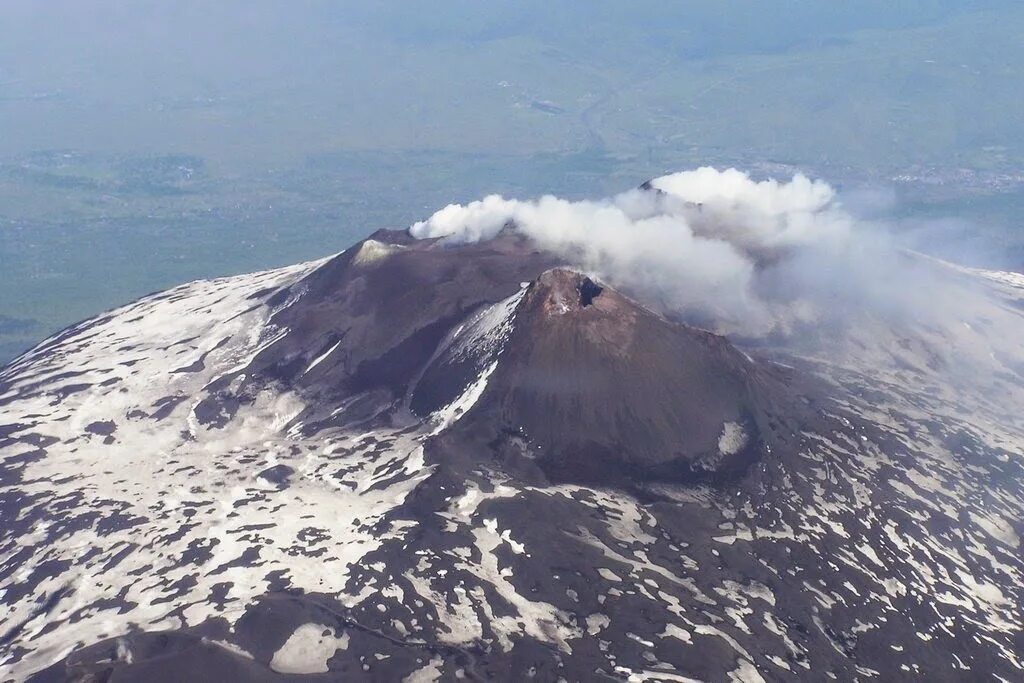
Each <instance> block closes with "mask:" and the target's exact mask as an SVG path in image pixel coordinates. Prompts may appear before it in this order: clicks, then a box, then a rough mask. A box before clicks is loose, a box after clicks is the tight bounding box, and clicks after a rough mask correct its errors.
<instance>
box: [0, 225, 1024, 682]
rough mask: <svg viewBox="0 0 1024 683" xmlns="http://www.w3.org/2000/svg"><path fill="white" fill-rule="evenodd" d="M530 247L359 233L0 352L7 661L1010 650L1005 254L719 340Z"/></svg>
mask: <svg viewBox="0 0 1024 683" xmlns="http://www.w3.org/2000/svg"><path fill="white" fill-rule="evenodd" d="M553 265H556V263H555V262H553V260H552V259H551V257H549V256H546V255H544V254H542V253H540V252H537V251H536V250H534V249H533V248H532V247H530V246H529V244H528V243H525V242H524V241H523V240H520V239H518V238H516V237H515V236H509V235H504V236H499V237H497V238H496V239H494V240H492V241H490V242H484V243H480V244H475V245H466V246H464V247H460V248H458V249H452V248H449V247H447V246H445V245H442V244H439V243H436V242H434V241H431V240H423V241H411V240H409V239H408V238H407V237H405V236H402V235H398V234H394V233H382V234H378V235H376V236H375V237H374V239H373V240H372V241H368V242H365V243H363V244H362V245H357V246H356V247H354V248H353V249H352V250H350V252H347V253H345V254H342V255H339V256H336V257H333V258H331V259H326V260H324V261H320V262H314V263H309V264H303V265H300V266H295V267H293V268H286V269H281V270H275V271H268V272H265V273H257V274H254V275H250V276H242V277H236V278H226V279H222V280H214V281H208V282H196V283H191V284H188V285H183V286H181V287H178V288H175V289H173V290H169V291H168V292H164V293H161V294H156V295H153V296H150V297H147V298H145V299H142V300H140V301H138V302H136V303H134V304H131V305H129V306H126V307H124V308H121V309H118V310H116V311H112V312H111V313H109V314H106V315H104V316H101V317H100V318H97V319H95V320H92V321H87V322H85V323H82V324H80V325H78V326H75V327H73V328H70V329H69V330H67V331H66V332H64V333H62V334H60V335H58V336H57V337H55V338H54V339H52V340H49V341H48V342H45V343H44V344H42V345H40V347H38V348H36V349H35V350H33V351H32V352H30V353H29V354H27V355H25V356H24V357H22V358H20V359H18V360H17V361H16V362H14V363H13V364H11V365H10V366H8V367H7V368H5V369H4V370H3V371H2V373H0V414H2V419H0V510H2V512H3V516H4V517H3V519H4V521H3V529H2V534H0V541H2V545H0V553H2V555H0V614H2V619H0V623H2V625H3V626H2V631H3V632H2V634H0V638H2V640H0V674H2V675H0V678H3V679H8V678H9V679H13V680H24V679H26V678H28V677H29V676H32V675H38V676H39V679H40V680H63V679H68V678H74V677H75V676H81V675H85V674H90V673H95V674H97V675H98V674H100V673H102V672H105V671H109V670H113V671H115V672H116V673H117V675H118V676H120V677H121V678H119V679H118V680H185V679H191V680H197V677H198V676H203V677H206V678H208V679H211V680H212V679H216V680H242V679H250V680H285V679H284V678H283V677H284V676H285V675H304V674H309V675H326V676H327V677H328V678H333V679H344V680H353V679H355V680H359V679H374V680H401V679H403V678H404V679H405V680H442V679H443V680H450V679H453V678H455V677H459V676H464V677H470V678H488V677H493V678H498V679H506V680H509V679H524V678H527V677H530V676H533V677H534V678H536V679H537V680H557V679H559V678H564V679H566V680H595V679H601V678H604V679H610V680H629V681H645V680H691V679H696V680H735V681H760V680H785V679H796V678H801V679H813V680H829V679H834V680H854V679H860V680H868V679H872V678H874V679H877V680H896V679H900V678H915V677H927V678H928V680H965V679H976V680H981V679H983V678H985V677H986V676H988V677H994V676H999V677H1001V678H1002V679H1003V680H1014V679H1018V678H1020V677H1021V676H1022V675H1024V661H1022V660H1024V656H1022V654H1021V653H1022V651H1024V636H1022V628H1024V616H1022V613H1021V599H1022V597H1024V596H1022V593H1024V561H1022V559H1021V558H1022V553H1021V547H1020V535H1021V533H1022V532H1024V528H1022V525H1021V519H1022V518H1024V492H1022V481H1024V479H1022V464H1024V460H1022V458H1024V426H1022V423H1021V418H1020V417H1019V412H1020V411H1019V408H1020V407H1021V406H1024V397H1022V396H1021V395H1020V392H1021V386H1022V385H1021V382H1020V376H1019V374H1018V373H1019V372H1020V369H1021V368H1022V367H1024V351H1022V349H1021V348H1020V343H1021V341H1020V340H1022V339H1024V335H1020V336H1014V333H1015V332H1019V331H1020V330H1022V329H1024V316H1022V311H1024V305H1022V304H1024V288H1022V287H1021V285H1022V283H1021V281H1020V276H1014V275H1007V274H991V273H971V272H963V271H958V272H960V275H958V277H961V276H962V277H964V278H965V281H966V282H969V283H970V286H971V287H972V288H974V287H976V286H980V287H982V288H983V289H984V291H985V292H986V295H985V299H984V301H986V302H987V303H986V304H985V305H984V306H982V307H980V308H976V309H975V315H974V317H972V318H971V319H970V320H967V319H964V320H961V319H957V320H950V321H946V323H944V324H942V325H930V326H925V325H918V324H916V323H913V322H912V321H905V324H904V325H902V326H894V325H892V324H891V321H885V322H883V320H882V319H865V320H863V321H860V323H859V325H858V327H857V328H856V329H854V330H850V329H847V330H844V331H843V334H842V335H841V339H842V340H843V343H842V344H840V343H838V342H834V343H831V344H830V345H819V346H817V347H814V348H811V347H807V348H800V349H794V348H785V349H780V348H775V347H770V346H768V345H767V344H766V345H762V346H761V347H759V348H758V349H756V350H755V349H750V350H748V353H749V355H747V354H745V353H744V352H742V351H740V350H738V349H735V348H733V347H732V346H731V345H730V344H729V343H728V342H727V341H726V340H724V339H722V338H721V337H716V336H714V335H711V334H708V333H706V332H701V331H697V330H692V329H690V328H686V327H684V326H682V325H679V324H677V323H673V322H669V321H667V320H665V319H664V318H662V317H661V316H659V315H657V314H655V313H653V312H651V311H649V310H646V309H645V308H643V307H642V306H641V305H640V304H638V303H636V302H635V301H633V300H631V299H629V298H627V297H625V296H622V295H620V294H618V293H617V292H615V291H614V290H612V289H611V288H608V287H607V286H604V285H599V284H596V283H594V282H593V281H592V280H590V279H588V278H585V277H584V276H582V275H577V274H575V273H573V272H571V271H566V270H555V271H552V270H551V267H552V266H553ZM586 283H589V284H586ZM979 283H980V284H979ZM595 288H596V292H595ZM680 367H682V368H683V369H684V370H685V372H683V371H682V370H680V369H679V368H680ZM579 368H585V369H586V372H580V371H579ZM951 368H954V369H955V368H964V369H968V370H969V376H964V377H959V376H958V375H957V373H956V372H952V371H951ZM681 372H682V373H683V374H680V373H681ZM632 377H635V378H640V379H638V380H637V382H638V384H637V385H636V386H633V385H630V384H629V382H630V381H631V380H630V378H632ZM709 378H715V379H714V382H711V380H710V379H709ZM715 383H717V384H715ZM713 384H714V386H715V389H714V391H712V390H711V389H709V387H711V386H712V385H713ZM609 387H619V388H620V389H621V390H622V391H621V392H619V393H618V395H621V396H629V397H631V398H630V400H629V402H628V405H626V404H625V403H623V404H622V405H618V404H616V403H615V401H614V396H615V395H616V392H609V390H608V388H609ZM676 389H681V393H679V394H676V393H672V392H673V391H675V390H676ZM684 395H685V397H689V398H685V397H684ZM659 411H662V412H659ZM664 411H668V412H664ZM667 422H671V423H673V424H678V425H686V427H685V428H680V430H679V433H677V434H672V435H664V434H657V435H656V436H658V437H659V438H657V439H654V440H652V439H651V438H650V437H651V432H652V430H655V429H659V430H664V429H667V427H665V426H664V425H665V424H667ZM572 425H585V429H583V428H581V429H579V430H578V433H576V432H574V431H573V428H572ZM591 436H593V438H591ZM651 443H655V444H658V446H659V448H661V450H660V451H658V452H659V453H661V454H662V456H663V458H662V460H663V461H662V460H659V461H658V462H654V461H653V459H652V458H653V456H652V455H651V453H652V452H653V451H652V447H651V446H650V444H651ZM588 444H589V445H588ZM664 444H669V445H668V446H664ZM591 447H593V450H592V451H591V450H588V449H589V448H591ZM569 452H571V453H572V456H573V457H571V458H566V457H564V456H565V454H566V453H569ZM591 452H592V453H594V454H595V455H594V457H593V458H591V459H588V458H587V454H588V453H591ZM741 453H742V455H743V457H742V458H740V457H739V454H741ZM598 455H599V456H600V457H598ZM659 457H661V456H659ZM696 462H699V463H700V466H699V467H695V466H694V465H693V463H696ZM609 472H613V473H614V476H612V475H609ZM708 473H711V474H714V475H716V476H706V475H708ZM155 632H160V633H161V636H160V637H159V638H158V637H157V636H155V635H153V634H154V633H155ZM72 653H73V654H72ZM39 672H43V673H39ZM288 680H294V679H288Z"/></svg>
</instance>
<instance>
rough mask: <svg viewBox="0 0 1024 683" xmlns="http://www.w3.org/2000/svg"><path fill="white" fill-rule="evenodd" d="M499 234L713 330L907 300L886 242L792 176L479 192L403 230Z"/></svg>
mask: <svg viewBox="0 0 1024 683" xmlns="http://www.w3.org/2000/svg"><path fill="white" fill-rule="evenodd" d="M506 226H511V227H512V228H513V229H515V230H518V231H520V232H522V233H523V234H525V235H527V236H529V237H530V238H532V239H533V240H534V241H535V242H536V243H537V244H538V245H539V246H540V247H541V248H544V249H546V250H549V251H551V252H553V253H556V254H559V255H561V256H563V257H565V258H566V259H567V260H568V261H569V262H570V263H573V264H574V265H576V266H577V267H579V268H581V269H583V270H586V271H589V272H592V273H594V274H595V275H597V276H598V277H600V278H602V279H604V280H605V281H607V282H609V283H611V284H613V285H615V286H617V287H619V288H621V289H624V290H627V291H629V292H632V293H633V294H634V295H636V296H638V297H639V298H641V299H642V300H643V301H644V302H645V303H647V304H648V305H652V306H654V307H656V308H660V309H662V310H663V311H669V312H672V313H675V314H679V315H681V316H686V317H690V318H697V319H699V320H701V321H703V322H704V323H705V324H706V325H707V326H709V327H714V328H715V329H717V330H718V331H722V332H735V333H740V334H748V335H761V334H765V333H767V332H769V331H775V332H779V331H783V332H784V331H787V330H790V329H792V328H793V326H794V325H796V324H799V323H800V322H801V321H807V322H810V321H819V322H820V319H821V317H822V316H823V315H827V314H828V313H829V312H834V311H835V310H836V308H837V307H843V306H848V305H851V304H864V303H866V302H870V303H871V304H872V305H877V306H878V307H879V308H880V309H884V308H886V307H890V308H892V307H896V308H899V307H902V306H904V305H906V306H913V305H914V304H915V303H918V302H914V301H912V299H913V298H914V296H915V295H914V293H913V292H914V291H915V290H916V289H918V287H911V286H910V284H911V283H910V282H908V281H907V278H908V277H910V276H909V275H908V273H909V270H912V269H910V268H908V266H907V264H906V263H903V262H901V259H902V256H901V254H900V252H899V250H897V249H896V248H894V247H893V245H892V240H891V238H890V237H889V236H888V234H887V233H886V232H885V231H884V230H882V229H880V228H879V226H877V225H872V224H867V223H864V222H859V221H857V220H855V219H854V218H853V217H852V216H851V215H850V214H849V213H847V212H846V211H845V210H844V209H843V208H842V206H841V205H840V203H839V202H838V201H837V199H836V193H835V191H834V190H833V188H832V187H831V186H829V185H828V184H827V183H825V182H822V181H819V180H811V179H808V178H807V177H805V176H803V175H796V176H794V177H793V178H792V179H791V180H789V181H787V182H779V181H776V180H765V181H755V180H753V179H751V178H750V176H749V175H747V174H746V173H743V172H740V171H737V170H735V169H728V170H724V171H719V170H716V169H714V168H709V167H704V168H699V169H696V170H693V171H685V172H681V173H674V174H671V175H666V176H662V177H660V178H657V179H655V180H653V181H651V182H649V183H646V184H645V185H644V186H643V187H641V188H638V189H635V190H631V191H628V192H624V193H622V194H619V195H616V196H614V197H611V198H607V199H603V200H598V201H567V200H564V199H560V198H558V197H554V196H550V195H549V196H544V197H541V198H540V199H537V200H531V201H520V200H515V199H505V198H503V197H501V196H498V195H491V196H488V197H485V198H484V199H482V200H479V201H474V202H471V203H469V204H466V205H461V204H452V205H449V206H447V207H445V208H443V209H441V210H440V211H438V212H437V213H435V214H434V215H432V216H431V217H430V218H428V219H427V220H425V221H422V222H419V223H416V224H415V225H413V226H412V227H411V229H410V232H411V233H412V235H413V236H415V237H418V238H427V237H443V238H445V239H447V240H450V241H453V242H473V241H478V240H486V239H490V238H492V237H494V236H495V235H496V234H497V233H498V232H500V231H501V230H502V229H503V228H505V227H506ZM913 277H914V278H915V279H917V278H920V277H924V276H923V275H921V274H920V273H916V274H915V275H914V276H913ZM914 284H918V285H919V284H920V283H919V282H915V283H914Z"/></svg>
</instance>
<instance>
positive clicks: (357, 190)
mask: <svg viewBox="0 0 1024 683" xmlns="http://www.w3.org/2000/svg"><path fill="white" fill-rule="evenodd" d="M0 19H2V20H0V130H3V131H5V132H6V134H4V135H2V136H0V263H2V265H3V267H2V268H0V358H8V359H9V358H11V357H12V356H13V355H15V354H16V353H18V352H19V351H22V350H24V349H25V348H27V347H28V346H30V345H32V344H34V343H35V342H37V341H38V340H40V339H41V338H42V337H44V336H46V335H47V334H49V333H52V332H54V331H55V330H57V329H59V328H61V327H63V326H65V325H67V324H70V323H72V322H74V321H76V320H79V319H81V318H84V317H86V316H88V315H92V314H95V313H97V312H99V311H101V310H105V309H108V308H111V307H113V306H115V305H118V304H121V303H125V302H127V301H129V300H131V299H133V298H135V297H137V296H140V295H142V294H144V293H147V292H150V291H153V290H156V289H160V288H163V287H167V286H170V285H173V284H175V283H178V282H182V281H185V280H188V279H192V278H196V277H206V276H214V275H224V274H231V273H240V272H245V271H249V270H253V269H259V268H265V267H271V266H277V265H285V264H288V263H293V262H296V261H299V260H303V259H308V258H314V257H318V256H321V255H323V254H327V253H331V252H332V251H338V250H340V249H342V248H344V247H346V246H348V245H349V244H350V243H351V242H353V241H354V240H355V239H357V238H358V237H361V236H362V235H364V234H367V233H369V232H372V231H373V230H374V229H377V228H381V227H394V228H401V227H405V226H408V225H411V224H412V223H414V222H416V221H419V220H423V219H425V218H426V217H428V216H429V215H430V214H431V213H433V212H434V211H435V210H436V209H438V208H441V207H443V206H445V205H447V204H448V203H450V202H453V201H456V202H467V201H471V200H473V199H478V198H481V197H483V196H485V195H487V194H491V193H500V194H503V195H505V196H506V197H514V198H519V199H530V198H532V197H536V196H539V195H541V194H545V193H552V194H555V195H559V196H563V197H566V198H569V199H582V198H588V197H600V196H606V195H610V194H614V193H618V192H621V191H623V190H624V189H627V188H629V187H631V186H636V185H639V184H640V183H642V182H643V181H645V180H648V179H650V178H653V177H655V176H659V175H662V174H664V173H667V172H671V171H680V170H685V169H689V168H696V167H697V166H702V165H712V166H717V167H719V168H724V167H729V166H735V167H737V168H740V169H742V170H745V171H748V172H750V173H751V174H752V175H753V176H754V177H755V178H762V177H767V176H774V177H781V178H788V177H789V176H791V175H792V174H793V173H794V172H796V171H802V172H804V173H806V174H808V175H809V176H811V177H813V178H822V179H825V180H826V181H828V182H829V183H831V184H832V185H833V186H835V187H836V188H837V190H838V191H839V194H840V199H841V200H842V201H843V202H844V204H845V205H846V207H847V208H848V209H849V210H850V211H852V212H854V213H861V214H866V215H868V216H870V217H871V218H879V217H885V218H887V219H889V220H891V221H892V222H894V223H897V231H898V232H900V233H901V234H903V235H906V236H908V237H909V238H910V242H911V243H912V245H913V246H915V247H918V248H923V249H927V250H930V251H932V252H934V253H938V254H939V255H942V256H949V255H954V254H955V255H956V257H957V258H958V260H961V261H964V260H970V261H972V262H975V263H978V264H987V265H992V266H997V267H1019V266H1020V265H1021V261H1022V260H1024V252H1022V248H1021V244H1022V241H1021V238H1020V231H1019V230H1018V226H1019V223H1018V221H1017V215H1019V212H1020V209H1021V207H1022V206H1024V191H1022V184H1024V177H1022V175H1021V173H1020V169H1021V167H1022V161H1024V148H1021V142H1020V141H1021V139H1022V135H1021V125H1024V124H1022V123H1021V118H1020V116H1019V109H1020V108H1019V103H1018V102H1017V93H1019V92H1020V91H1021V90H1022V88H1024V74H1022V71H1021V64H1022V57H1024V55H1022V52H1024V46H1022V44H1021V41H1020V40H1019V37H1020V33H1021V28H1022V26H1024V8H1021V6H1020V5H1019V3H1014V2H1008V1H1006V0H974V1H971V2H951V1H946V0H914V1H913V2H905V3H898V4H895V3H888V2H881V1H880V0H870V1H867V2H859V3H841V4H837V3H824V2H797V1H789V2H783V3H777V4H775V5H774V6H773V9H772V11H771V12H765V11H764V8H763V3H759V2H754V1H752V0H745V1H737V0H733V1H731V2H725V3H721V2H686V3H681V4H678V5H673V6H665V4H664V3H630V4H629V5H627V6H624V5H620V4H618V3H610V2H608V3H604V2H598V3H587V4H586V5H585V6H583V5H579V6H575V5H571V4H567V5H560V6H557V7H551V6H550V4H549V3H540V2H507V3H504V2H500V3H488V5H487V6H486V7H484V6H481V5H479V4H477V3H472V2H440V3H431V5H430V7H429V8H426V7H416V8H412V7H410V6H409V5H408V4H406V3H373V4H371V5H366V4H365V3H340V4H339V3H319V2H310V3H299V4H293V3H288V4H284V3H275V2H245V3H241V2H228V3H218V4H217V5H215V6H210V5H209V3H200V2H184V3H160V2H137V3H112V2H110V3H108V2H84V3H83V2H73V1H66V2H62V1H58V2H47V3H36V2H29V1H26V0H14V1H13V2H7V3H4V6H3V8H0Z"/></svg>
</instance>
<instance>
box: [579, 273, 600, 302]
mask: <svg viewBox="0 0 1024 683" xmlns="http://www.w3.org/2000/svg"><path fill="white" fill-rule="evenodd" d="M602 291H604V290H603V289H602V288H601V286H600V285H599V284H597V283H596V282H594V281H593V280H591V279H590V278H589V277H586V278H583V282H581V283H580V306H581V307H582V308H586V307H587V306H589V305H590V304H592V303H594V299H596V298H597V297H599V296H601V292H602Z"/></svg>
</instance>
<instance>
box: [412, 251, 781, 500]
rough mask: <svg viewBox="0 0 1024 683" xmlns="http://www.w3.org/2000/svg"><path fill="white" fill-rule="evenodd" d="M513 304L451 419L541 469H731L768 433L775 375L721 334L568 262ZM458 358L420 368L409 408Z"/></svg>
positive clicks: (685, 475) (712, 475) (776, 396)
mask: <svg viewBox="0 0 1024 683" xmlns="http://www.w3.org/2000/svg"><path fill="white" fill-rule="evenodd" d="M514 316H515V317H514V325H512V326H511V328H512V329H511V331H510V332H509V334H508V339H507V343H506V344H505V345H504V348H503V350H502V351H500V354H499V355H498V356H497V364H496V367H495V368H494V370H493V374H491V375H490V377H489V378H488V380H487V385H486V389H485V390H484V391H483V393H482V395H481V396H480V398H479V400H478V401H477V402H476V404H475V405H474V407H473V408H472V409H471V410H470V411H469V412H468V413H467V414H466V415H465V417H463V418H462V419H461V420H460V421H459V423H458V427H459V429H458V431H459V432H460V433H462V434H467V435H473V434H486V435H488V436H490V437H492V438H500V439H505V440H513V441H515V442H516V443H518V444H520V449H519V450H520V451H521V452H522V453H523V454H524V455H528V457H529V458H530V459H533V460H536V461H537V463H538V464H539V465H540V467H541V468H542V469H543V470H544V472H545V473H546V474H547V475H548V477H549V478H551V479H553V480H560V481H576V482H581V481H614V480H619V479H622V478H623V477H626V478H629V479H634V480H636V479H651V478H656V479H668V480H681V481H695V480H716V479H721V478H724V477H728V476H731V475H735V474H737V473H739V472H741V471H742V470H743V469H744V468H745V467H746V466H747V465H749V464H750V463H751V462H752V461H753V460H755V459H756V458H757V457H758V456H759V455H760V454H761V453H762V452H764V449H765V445H766V442H767V440H770V439H771V435H770V434H768V432H769V428H768V427H767V425H768V424H769V423H770V420H769V419H768V417H767V416H768V409H769V407H773V408H774V407H777V406H778V405H779V402H780V401H785V404H789V403H790V401H788V400H787V399H786V393H787V392H786V390H785V388H784V386H783V385H782V383H781V382H780V381H778V380H777V379H776V378H775V377H773V376H771V375H770V374H769V373H767V372H766V371H764V370H762V369H761V368H759V367H758V366H757V365H756V364H755V363H754V362H753V361H751V360H750V359H749V358H748V357H747V356H745V355H744V354H743V353H741V352H739V351H738V350H736V349H735V348H734V347H733V346H732V345H731V344H729V342H728V341H727V340H725V339H724V338H722V337H719V336H717V335H714V334H710V333H708V332H704V331H702V330H697V329H693V328H689V327H686V326H683V325H680V324H676V323H672V322H669V321H666V320H665V319H664V318H662V317H660V316H658V315H656V314H655V313H653V312H651V311H649V310H647V309H645V308H643V307H642V306H640V305H639V304H637V303H636V302H634V301H632V300H631V299H629V298H627V297H625V296H623V295H622V294H620V293H618V292H616V291H614V290H612V289H610V288H607V287H604V286H601V285H599V284H597V283H595V282H594V281H593V280H591V279H590V278H588V277H586V276H584V275H582V274H579V273H576V272H573V271H570V270H564V269H555V270H550V271H548V272H546V273H544V274H543V275H541V276H540V278H539V279H538V280H537V281H535V282H534V283H532V284H531V285H530V287H529V288H528V290H527V291H526V292H525V294H524V295H523V296H522V299H521V301H520V302H519V304H518V306H517V308H516V310H515V314H514ZM486 360H487V359H484V362H486ZM482 364H483V363H480V362H479V361H478V362H477V363H476V364H475V365H474V366H475V367H477V368H479V367H480V365H482ZM460 365H461V366H462V367H463V370H464V369H465V367H464V366H465V365H466V363H465V362H462V363H460V361H459V359H455V361H454V362H444V361H442V362H439V363H438V364H436V365H435V366H434V367H432V368H430V369H429V370H428V371H427V372H426V373H424V376H423V380H422V382H421V385H420V386H419V387H418V388H417V395H416V396H415V397H414V401H413V407H414V409H415V408H418V409H419V410H420V411H424V410H425V409H431V408H436V407H437V406H436V405H431V401H429V400H425V399H424V396H434V398H435V401H436V400H437V399H436V384H438V383H443V382H445V381H448V382H449V383H450V382H451V378H452V377H453V376H458V375H459V374H460V373H459V371H458V368H459V367H460ZM445 393H447V392H441V396H444V395H445ZM498 435H503V436H501V437H498Z"/></svg>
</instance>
